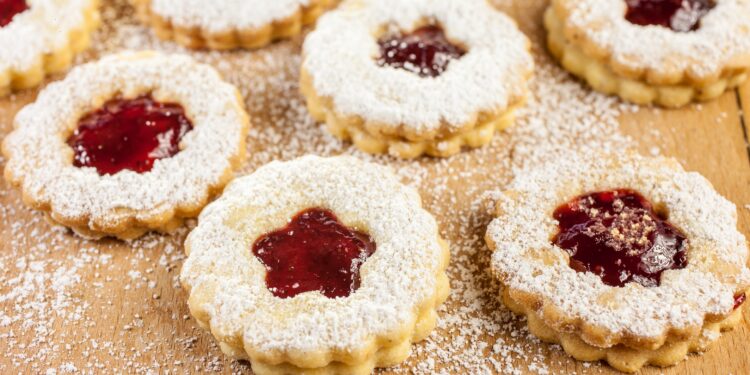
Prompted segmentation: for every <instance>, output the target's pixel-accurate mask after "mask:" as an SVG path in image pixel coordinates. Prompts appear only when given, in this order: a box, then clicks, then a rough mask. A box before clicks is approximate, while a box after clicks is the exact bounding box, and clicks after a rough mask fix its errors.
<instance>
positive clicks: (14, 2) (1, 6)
mask: <svg viewBox="0 0 750 375" xmlns="http://www.w3.org/2000/svg"><path fill="white" fill-rule="evenodd" d="M27 9H29V5H28V4H26V0H0V27H3V26H6V25H8V24H9V23H11V21H13V17H15V16H16V14H18V13H21V12H24V11H26V10H27Z"/></svg>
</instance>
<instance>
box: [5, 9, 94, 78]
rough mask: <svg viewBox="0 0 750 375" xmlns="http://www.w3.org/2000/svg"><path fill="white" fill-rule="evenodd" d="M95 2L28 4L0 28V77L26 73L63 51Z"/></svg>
mask: <svg viewBox="0 0 750 375" xmlns="http://www.w3.org/2000/svg"><path fill="white" fill-rule="evenodd" d="M93 2H94V0H30V1H28V5H29V9H28V10H27V11H25V12H22V13H19V14H18V15H16V16H15V17H14V18H13V21H12V22H11V23H10V24H8V25H6V26H4V27H0V45H1V46H3V48H0V74H4V73H6V71H7V70H9V69H10V70H14V71H19V72H25V71H28V70H29V69H31V68H32V66H34V65H36V64H40V63H41V62H42V61H43V58H44V56H45V55H46V54H49V53H52V52H56V51H59V50H61V49H63V48H66V47H67V46H68V44H69V43H70V42H71V41H70V40H69V36H70V35H69V34H70V33H71V31H73V30H76V29H77V28H80V27H81V26H82V25H83V24H84V19H85V14H86V12H87V11H88V10H89V9H91V7H92V4H93Z"/></svg>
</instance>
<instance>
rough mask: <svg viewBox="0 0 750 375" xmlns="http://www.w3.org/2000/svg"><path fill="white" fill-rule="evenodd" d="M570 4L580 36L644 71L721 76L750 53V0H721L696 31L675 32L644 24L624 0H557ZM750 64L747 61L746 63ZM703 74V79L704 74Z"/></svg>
mask: <svg viewBox="0 0 750 375" xmlns="http://www.w3.org/2000/svg"><path fill="white" fill-rule="evenodd" d="M552 3H553V6H557V7H559V8H560V9H565V12H564V14H566V15H567V17H566V19H565V20H564V24H565V27H566V28H570V29H569V32H570V33H571V34H570V35H567V36H568V37H569V38H568V39H570V37H572V36H573V34H572V33H573V31H574V30H575V32H576V37H577V38H579V40H583V41H584V43H585V42H591V43H593V45H594V46H595V47H591V48H588V49H586V50H597V51H606V53H605V55H604V57H605V58H609V59H611V60H612V61H613V62H614V63H616V64H618V65H621V66H628V67H630V69H633V70H635V71H639V72H644V73H645V72H646V71H655V72H659V73H663V74H669V76H674V74H675V72H677V73H686V74H688V75H689V76H690V77H699V78H705V77H708V78H712V77H718V76H719V75H720V74H721V73H722V70H723V69H725V68H728V69H732V68H733V67H734V64H735V63H737V62H738V61H740V60H742V59H745V57H746V56H747V55H748V54H749V53H750V17H748V14H750V1H747V0H717V1H716V6H715V7H714V8H713V9H712V10H711V11H710V12H708V13H707V14H706V15H705V16H704V17H703V18H702V19H701V22H700V28H698V30H696V31H692V32H675V31H672V30H671V29H669V28H666V27H661V26H640V25H635V24H632V23H630V22H629V21H627V20H626V19H625V17H623V15H624V14H625V12H626V3H625V1H622V0H554V1H553V2H552ZM745 65H746V63H745ZM698 80H700V79H698Z"/></svg>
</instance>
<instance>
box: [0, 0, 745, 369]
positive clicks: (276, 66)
mask: <svg viewBox="0 0 750 375" xmlns="http://www.w3.org/2000/svg"><path fill="white" fill-rule="evenodd" d="M496 2H498V3H501V4H499V6H500V8H502V9H503V10H505V11H507V12H508V13H510V14H512V15H513V16H515V17H516V18H517V19H518V20H519V23H520V25H521V28H522V29H523V30H524V31H525V32H526V33H527V34H528V35H529V36H530V38H531V39H532V40H533V41H534V42H535V43H536V45H537V46H538V45H540V41H541V35H542V32H541V27H540V23H541V10H542V9H543V6H544V3H545V2H544V1H543V0H534V1H526V0H517V1H515V2H513V1H510V0H505V1H496ZM105 9H106V11H105V13H104V15H105V25H106V26H105V27H104V28H103V29H102V30H100V31H99V32H98V34H97V37H96V40H97V42H96V45H95V46H94V50H93V51H92V52H89V53H87V54H86V56H84V57H83V60H90V59H93V58H95V57H96V56H97V55H99V54H101V53H104V52H108V51H114V50H118V49H121V48H123V47H128V48H134V47H141V46H144V47H148V48H157V49H168V50H178V48H176V47H174V46H172V45H171V44H170V43H160V42H157V41H155V40H154V39H153V38H152V37H151V36H150V34H148V32H147V31H146V30H145V29H144V28H142V27H140V26H138V24H137V22H136V21H135V20H134V19H133V17H132V10H131V9H130V8H129V7H128V6H127V4H126V3H125V2H124V0H116V1H109V2H105ZM300 43H301V38H297V39H295V40H293V41H291V42H284V43H279V44H276V45H274V46H271V47H269V48H267V49H264V50H262V51H257V52H242V51H240V52H233V53H225V54H217V53H200V54H196V57H197V58H199V59H201V60H203V61H208V62H210V63H214V64H215V65H216V66H217V67H218V68H219V69H220V70H221V71H222V73H224V74H225V76H226V77H227V79H228V80H230V81H231V82H233V83H235V84H237V85H238V86H240V88H241V91H242V92H243V95H244V96H245V99H246V102H247V104H248V109H249V112H250V114H251V115H252V116H253V122H254V129H253V131H251V133H250V134H249V136H248V140H249V148H250V159H249V160H248V162H247V165H246V166H245V167H244V168H243V171H242V172H244V173H247V172H251V171H252V170H254V169H255V168H257V167H258V166H259V165H261V164H263V163H265V162H267V161H269V160H270V159H276V158H280V159H289V158H292V157H295V156H298V155H301V154H303V153H307V152H315V153H320V154H337V153H340V152H353V150H351V149H350V148H349V147H348V146H347V145H342V144H340V143H338V142H336V141H333V140H332V139H331V138H329V137H327V136H326V135H325V133H324V132H323V131H321V130H320V129H319V128H318V126H317V125H316V124H313V123H312V122H311V121H310V120H309V118H308V117H307V116H306V114H305V112H304V109H303V107H302V106H301V103H302V102H301V98H300V97H299V94H298V93H297V92H296V84H295V82H296V79H297V78H296V77H297V76H296V70H297V65H298V64H299V58H298V52H299V45H300ZM538 50H540V51H541V49H538ZM542 64H548V65H549V64H550V63H549V62H546V63H545V62H542ZM544 69H548V70H549V69H555V68H554V67H549V66H548V67H546V68H544ZM60 78H62V77H53V78H52V79H51V80H57V79H60ZM568 80H569V81H572V79H570V78H568ZM37 92H38V91H37V90H30V91H25V92H21V93H18V94H17V95H16V96H14V97H12V98H5V99H0V138H2V137H4V135H5V134H7V133H8V132H9V131H10V129H11V123H12V118H13V117H14V115H15V113H16V112H17V110H18V109H20V108H21V107H22V106H23V105H25V104H27V103H29V102H31V101H33V100H34V97H35V96H36V94H37ZM742 108H746V109H750V84H745V85H744V86H743V87H742V88H740V89H739V90H735V91H732V92H729V93H726V94H725V95H723V96H722V97H721V98H720V99H719V100H716V101H714V102H710V103H705V104H702V105H700V106H691V107H689V108H686V109H681V110H672V111H667V110H659V109H650V108H643V109H641V110H639V111H637V112H630V111H624V112H623V114H622V115H621V116H620V118H619V122H620V130H621V131H622V132H624V133H625V134H627V135H630V136H631V137H632V138H633V139H634V141H635V145H636V146H637V148H639V149H640V151H641V152H643V153H645V154H649V153H656V152H661V153H662V154H664V155H668V156H673V157H676V158H677V159H678V160H680V161H681V162H682V163H683V164H684V165H685V166H686V168H688V169H690V170H694V171H698V172H700V173H702V174H703V175H705V176H706V177H707V178H708V179H709V180H710V181H711V182H712V183H713V184H714V186H715V187H716V189H717V190H718V191H719V192H720V193H721V194H723V195H724V196H726V197H727V198H729V199H730V200H731V201H733V202H734V203H735V204H737V206H738V213H739V225H740V230H741V231H742V232H743V233H745V234H746V235H750V148H748V142H747V140H748V129H747V127H746V120H745V118H743V112H742ZM523 124H524V123H523V122H522V123H521V124H519V126H521V127H522V126H524V125H523ZM747 125H750V123H748V124H747ZM514 134H515V133H513V132H511V133H509V134H504V135H502V136H499V137H498V140H496V142H495V143H493V146H492V147H491V148H490V149H488V150H489V151H488V150H484V151H477V152H471V153H466V154H464V155H461V156H459V157H456V158H453V159H451V160H448V161H436V160H432V159H423V160H420V161H416V162H402V161H396V160H392V159H389V158H378V159H375V160H376V161H377V162H381V163H386V164H391V165H393V166H394V168H396V169H397V170H399V171H401V173H402V174H404V175H407V174H411V173H413V172H415V171H416V172H417V173H416V174H417V175H418V176H417V178H415V176H405V177H408V178H406V180H408V181H409V182H410V183H414V184H415V185H416V186H418V187H419V188H420V189H421V191H422V193H423V197H424V201H425V204H426V206H427V208H428V209H429V210H431V211H432V212H433V213H435V215H436V216H437V217H438V220H439V221H440V224H441V227H442V229H443V233H444V235H445V236H446V237H447V238H449V239H450V240H451V241H452V242H453V243H454V246H453V249H452V250H453V265H452V267H451V277H452V278H453V288H454V293H453V295H452V297H451V299H450V300H449V302H448V303H447V307H446V309H445V310H444V311H443V312H442V315H441V316H442V317H443V325H442V326H441V328H440V329H439V330H438V331H437V332H436V333H435V334H433V336H432V337H431V338H430V340H428V343H426V344H424V343H423V344H419V345H417V346H415V354H414V355H412V357H411V358H410V360H409V361H408V363H406V364H405V365H404V366H402V367H401V368H398V369H391V370H389V372H390V371H392V372H400V373H404V372H409V371H411V369H417V370H419V371H417V372H427V373H429V372H433V370H434V371H437V370H439V369H443V370H444V371H446V372H453V373H457V372H471V373H478V372H481V371H482V370H486V372H488V373H492V372H500V371H502V370H509V369H517V370H519V371H520V372H540V370H539V369H542V370H541V371H542V372H543V371H545V370H546V371H549V372H550V373H569V372H572V371H575V372H576V373H579V374H587V373H610V372H612V370H611V369H610V368H609V367H607V366H606V365H601V364H591V365H587V364H582V363H580V362H576V361H574V360H571V359H570V358H568V357H567V356H566V355H565V354H564V353H563V352H562V351H561V350H560V349H559V348H557V347H555V346H549V345H544V344H540V343H538V342H535V341H534V340H532V339H530V338H529V337H528V336H527V334H526V333H524V332H523V329H522V327H523V325H524V324H523V322H518V321H516V320H513V319H511V318H510V315H509V314H508V313H507V311H504V310H503V307H502V306H501V305H499V304H498V303H497V302H496V301H495V300H494V298H493V295H494V294H495V293H496V290H494V289H493V287H492V286H491V285H490V283H488V282H487V281H488V280H487V277H486V274H485V273H484V268H486V264H487V250H486V247H485V246H484V244H483V242H482V241H481V236H482V235H483V226H484V225H486V222H487V220H489V217H487V216H486V214H482V213H479V212H480V211H482V210H481V208H480V207H479V206H478V205H477V204H476V203H477V202H478V201H480V200H481V199H480V198H481V196H482V194H483V192H484V190H487V189H493V188H494V189H498V188H502V184H503V183H505V182H507V179H508V178H509V176H510V175H509V174H510V166H511V164H510V163H509V162H508V160H511V159H512V158H513V157H517V155H515V154H514V151H513V149H511V148H509V147H505V146H506V145H505V143H508V144H512V142H513V141H514V139H513V137H514V136H515V135H514ZM504 142H505V143H504ZM40 147H44V145H40ZM358 155H360V156H362V157H365V156H364V155H361V154H358ZM4 163H5V160H0V167H2V166H4ZM186 232H187V229H183V230H181V231H180V232H179V233H177V234H175V235H173V236H159V235H149V236H147V237H145V238H144V239H141V240H139V241H136V242H133V243H121V242H118V241H111V240H105V241H100V242H88V241H83V240H80V239H77V238H76V237H74V236H72V235H70V234H69V233H67V232H66V231H64V230H61V229H56V228H53V227H52V226H50V225H49V224H47V223H46V222H45V221H43V220H42V218H41V215H40V214H38V213H35V212H32V211H30V210H28V209H26V208H24V207H23V205H22V203H21V202H20V194H19V193H18V192H17V191H14V190H11V189H10V187H9V186H8V184H7V183H5V182H4V181H2V182H0V352H2V353H5V355H3V356H2V357H1V358H0V373H5V374H10V373H44V372H46V371H47V370H48V369H55V370H56V371H57V373H64V371H65V370H70V371H72V372H94V373H110V372H114V373H123V372H127V373H131V372H132V373H147V372H154V373H159V372H163V373H166V372H176V373H191V372H193V373H198V372H207V371H219V372H223V373H230V372H250V371H249V366H247V364H244V363H238V362H235V361H232V360H229V359H226V358H224V357H223V355H222V354H221V353H220V351H219V350H218V349H217V347H216V346H215V345H214V344H213V339H212V337H211V336H210V335H209V334H207V333H205V332H203V331H202V330H200V329H199V328H197V325H196V323H195V321H194V320H193V319H191V318H190V317H189V313H188V310H187V306H186V295H185V292H184V290H183V289H181V288H179V285H178V274H179V269H180V266H181V262H182V259H183V255H182V246H181V244H182V241H183V239H184V236H185V233H186ZM477 291H479V292H478V293H475V292H477ZM473 301H476V304H477V305H479V306H478V307H467V306H470V305H472V304H473ZM475 316H478V318H476V319H477V320H475V321H474V320H471V319H473V318H471V317H475ZM495 317H498V318H497V319H498V320H499V321H498V322H497V324H494V325H493V324H492V321H493V319H495ZM465 319H469V320H471V321H470V322H466V321H460V320H465ZM472 322H473V323H472ZM462 332H464V333H462ZM465 332H469V334H467V333H465ZM476 332H480V333H479V334H475V333H476ZM482 332H489V333H484V334H482ZM461 340H466V341H471V342H470V343H465V345H466V346H470V347H471V348H472V349H470V350H467V351H466V352H462V351H460V350H458V351H455V353H454V352H453V350H454V349H446V350H442V349H441V348H442V347H443V346H450V347H451V348H453V347H456V346H460V345H464V343H457V341H461ZM498 340H501V341H502V343H504V344H499V343H498V342H499V341H498ZM749 341H750V309H747V308H746V309H745V313H744V320H743V323H742V325H741V326H740V327H739V328H737V329H736V330H734V331H733V332H731V333H726V334H725V335H724V336H723V337H722V338H721V339H720V340H719V342H718V344H717V345H715V346H714V347H713V348H712V349H711V350H710V351H709V352H707V353H706V354H704V355H702V356H690V357H689V359H688V360H686V361H684V362H682V363H680V364H678V365H677V366H674V367H672V368H669V369H666V370H661V369H656V368H648V369H645V370H643V373H645V374H652V373H653V374H655V373H662V372H663V373H667V374H748V373H750V356H749V355H748V354H747V345H748V344H747V343H748V342H749ZM484 343H486V345H484ZM493 345H495V348H494V349H493ZM472 358H473V359H472ZM482 363H484V364H485V365H486V367H484V368H483V367H482V365H481V364H482ZM493 363H494V365H493ZM466 364H470V365H471V366H472V367H470V368H468V369H467V368H465V367H462V366H464V365H466Z"/></svg>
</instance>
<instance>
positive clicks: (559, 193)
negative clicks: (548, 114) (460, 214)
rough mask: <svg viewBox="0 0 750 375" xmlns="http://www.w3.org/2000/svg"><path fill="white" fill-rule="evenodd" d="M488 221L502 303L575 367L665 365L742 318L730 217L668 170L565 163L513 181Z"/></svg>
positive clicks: (743, 289)
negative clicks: (602, 362) (580, 364)
mask: <svg viewBox="0 0 750 375" xmlns="http://www.w3.org/2000/svg"><path fill="white" fill-rule="evenodd" d="M497 215H498V217H497V218H496V219H495V220H493V221H492V223H491V224H490V226H489V228H488V230H487V235H486V240H487V243H488V245H489V246H490V248H491V249H493V255H492V271H493V273H494V274H495V275H496V276H497V278H498V279H499V280H500V282H501V283H502V285H503V288H502V297H503V301H504V302H505V304H506V305H507V306H508V307H509V308H510V309H511V310H513V311H514V312H516V313H518V314H521V315H524V316H526V318H527V319H528V326H529V330H530V331H531V332H532V333H533V334H534V335H536V336H538V337H539V338H540V339H542V340H544V341H547V342H553V343H559V344H561V345H562V347H563V349H565V351H566V352H567V353H568V354H570V355H571V356H573V357H574V358H576V359H579V360H582V361H596V360H606V361H607V362H608V363H609V364H610V365H611V366H613V367H614V368H616V369H618V370H621V371H627V372H631V371H637V370H638V369H640V368H641V367H642V366H644V365H648V364H651V365H657V366H669V365H673V364H675V363H677V362H679V361H681V360H682V359H683V358H685V356H686V355H687V354H688V353H689V352H697V351H703V350H706V349H707V348H708V347H709V346H710V345H711V344H712V343H713V342H714V341H716V340H718V339H719V337H720V336H721V334H720V332H721V331H723V330H726V329H730V328H732V327H734V326H736V325H737V324H738V323H739V322H740V321H741V319H742V313H741V307H742V304H743V302H744V301H745V298H746V293H747V291H748V285H750V271H749V270H748V268H747V261H748V247H747V242H746V239H745V237H744V236H743V235H742V234H741V233H739V232H738V231H737V229H736V228H737V210H736V207H735V206H734V205H733V204H732V203H730V202H729V201H727V200H726V199H724V198H722V197H721V196H719V194H718V193H716V191H714V189H713V187H712V186H711V184H710V183H709V182H708V181H707V180H706V179H705V178H703V177H702V176H700V175H699V174H697V173H689V172H685V171H684V170H683V169H682V167H681V166H680V165H679V164H678V163H677V162H676V161H674V160H672V159H666V158H653V159H652V158H644V157H639V156H627V155H625V156H623V155H618V156H613V157H611V158H604V159H602V160H582V159H579V158H576V157H570V158H568V159H567V160H561V161H559V162H557V163H553V164H551V165H548V166H546V167H542V168H539V169H536V170H531V171H527V173H524V174H521V175H519V177H517V178H516V180H514V181H513V182H512V183H511V184H510V187H509V190H508V191H507V192H505V193H504V194H503V195H502V196H501V197H500V199H499V201H498V202H497Z"/></svg>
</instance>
